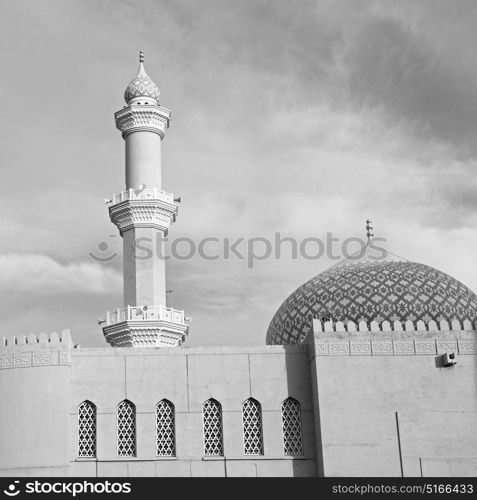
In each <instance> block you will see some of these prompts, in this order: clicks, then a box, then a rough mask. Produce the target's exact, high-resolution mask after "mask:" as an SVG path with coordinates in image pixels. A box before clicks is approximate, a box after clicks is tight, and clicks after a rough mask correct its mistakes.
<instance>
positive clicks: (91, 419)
mask: <svg viewBox="0 0 477 500" xmlns="http://www.w3.org/2000/svg"><path fill="white" fill-rule="evenodd" d="M78 457H96V406H95V405H94V404H93V403H92V402H91V401H83V402H82V403H81V404H80V405H79V408H78Z"/></svg>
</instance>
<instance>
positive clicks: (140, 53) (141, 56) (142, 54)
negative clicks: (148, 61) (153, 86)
mask: <svg viewBox="0 0 477 500" xmlns="http://www.w3.org/2000/svg"><path fill="white" fill-rule="evenodd" d="M139 62H140V63H143V62H144V52H143V51H142V50H140V51H139Z"/></svg>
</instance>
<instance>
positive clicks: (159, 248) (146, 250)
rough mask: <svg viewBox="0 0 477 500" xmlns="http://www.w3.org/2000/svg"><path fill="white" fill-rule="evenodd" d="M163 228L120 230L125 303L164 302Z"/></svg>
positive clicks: (126, 304) (154, 304)
mask: <svg viewBox="0 0 477 500" xmlns="http://www.w3.org/2000/svg"><path fill="white" fill-rule="evenodd" d="M163 240H164V236H163V232H162V231H160V230H158V229H155V228H151V227H135V228H131V229H129V230H128V231H126V232H125V233H124V234H123V273H124V307H127V306H131V305H141V306H145V305H147V306H160V305H162V306H165V305H166V266H165V259H164V257H163V255H164V243H163Z"/></svg>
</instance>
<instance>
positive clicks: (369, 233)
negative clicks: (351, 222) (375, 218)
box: [366, 219, 374, 242]
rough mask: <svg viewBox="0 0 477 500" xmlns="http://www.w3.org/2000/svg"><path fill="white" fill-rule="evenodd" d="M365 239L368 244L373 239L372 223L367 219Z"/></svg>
mask: <svg viewBox="0 0 477 500" xmlns="http://www.w3.org/2000/svg"><path fill="white" fill-rule="evenodd" d="M366 237H367V238H368V242H369V240H371V238H373V237H374V233H373V223H372V222H371V221H370V220H369V219H366Z"/></svg>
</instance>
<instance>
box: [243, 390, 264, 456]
mask: <svg viewBox="0 0 477 500" xmlns="http://www.w3.org/2000/svg"><path fill="white" fill-rule="evenodd" d="M242 422H243V446H244V452H245V455H263V437H262V409H261V407H260V403H259V402H258V401H256V400H255V399H253V398H250V399H247V401H245V402H244V403H243V405H242Z"/></svg>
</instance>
